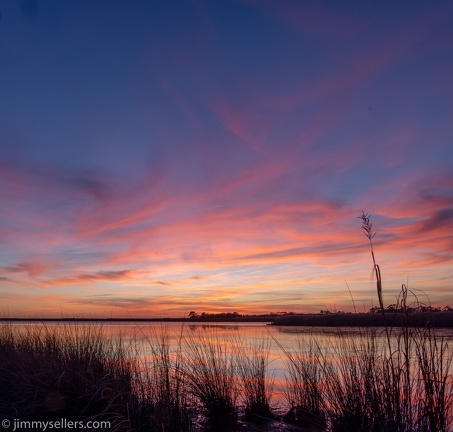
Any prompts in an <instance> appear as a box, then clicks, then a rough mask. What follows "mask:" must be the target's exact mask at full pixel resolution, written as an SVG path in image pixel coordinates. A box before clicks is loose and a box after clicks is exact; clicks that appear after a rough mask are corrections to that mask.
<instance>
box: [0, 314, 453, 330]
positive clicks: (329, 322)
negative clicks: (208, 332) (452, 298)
mask: <svg viewBox="0 0 453 432" xmlns="http://www.w3.org/2000/svg"><path fill="white" fill-rule="evenodd" d="M0 322H99V323H111V322H113V323H114V322H141V323H146V322H149V323H151V322H181V323H188V324H203V323H252V322H259V323H268V324H269V325H272V326H301V327H383V326H385V325H387V326H390V327H401V326H408V327H427V328H428V327H430V328H431V327H432V328H440V327H442V328H453V312H451V311H448V312H419V313H412V314H407V315H405V314H402V313H401V312H396V313H386V314H385V322H384V318H383V316H382V314H379V313H374V314H373V313H329V314H291V315H284V316H279V315H275V316H273V315H267V316H236V317H197V318H0Z"/></svg>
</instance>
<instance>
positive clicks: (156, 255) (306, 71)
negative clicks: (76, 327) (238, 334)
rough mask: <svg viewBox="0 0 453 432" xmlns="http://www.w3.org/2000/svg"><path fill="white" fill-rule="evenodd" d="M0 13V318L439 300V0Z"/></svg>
mask: <svg viewBox="0 0 453 432" xmlns="http://www.w3.org/2000/svg"><path fill="white" fill-rule="evenodd" d="M0 12H1V19H0V209H1V211H0V299H1V303H0V316H3V317H86V318H89V317H128V318H134V317H153V318H156V317H170V316H172V317H183V316H187V314H188V312H189V311H192V310H194V311H196V312H197V313H201V312H211V313H213V312H233V311H237V312H239V313H251V314H254V313H271V312H277V311H295V312H319V311H320V310H330V311H336V310H344V311H352V310H354V308H355V309H356V310H357V311H367V310H368V309H369V308H370V307H372V306H375V305H377V303H378V301H377V298H376V294H375V285H374V282H373V279H372V259H371V255H370V248H369V243H368V239H367V238H366V237H365V236H364V235H363V233H362V232H361V228H360V226H361V221H360V219H358V218H357V217H358V216H359V215H360V214H361V213H362V211H365V213H367V214H370V215H371V221H372V223H373V229H374V230H375V231H376V236H375V237H374V239H373V241H374V248H375V255H376V261H377V263H378V264H379V265H380V268H381V272H382V278H383V291H384V302H385V304H386V305H388V304H392V303H395V302H396V299H397V296H398V293H399V290H400V289H401V284H403V283H404V284H407V285H408V288H409V290H410V291H411V292H412V293H413V296H411V299H412V300H414V301H415V299H418V301H419V302H422V303H425V304H427V303H429V302H430V303H431V304H433V305H436V306H445V305H451V306H453V294H452V293H453V272H452V268H453V266H452V265H453V121H452V120H453V79H452V77H453V26H451V22H452V19H453V3H452V2H451V1H449V0H448V1H442V0H439V1H432V2H426V1H418V0H413V1H410V2H395V1H393V0H392V1H386V0H383V1H379V2H371V1H370V2H368V1H349V0H348V1H341V2H326V1H297V0H294V1H292V0H279V1H274V0H228V1H226V0H218V1H208V0H204V1H203V0H184V1H182V0H175V1H171V2H170V1H157V0H155V1H151V0H146V1H145V0H133V1H130V0H127V1H126V0H90V1H88V0H67V1H56V0H16V1H7V0H0ZM352 299H353V300H352ZM412 300H411V301H412Z"/></svg>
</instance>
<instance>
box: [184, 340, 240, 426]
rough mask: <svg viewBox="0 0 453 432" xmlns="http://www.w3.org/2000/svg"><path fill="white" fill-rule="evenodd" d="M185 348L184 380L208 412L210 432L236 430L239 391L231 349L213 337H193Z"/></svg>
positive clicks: (187, 341)
mask: <svg viewBox="0 0 453 432" xmlns="http://www.w3.org/2000/svg"><path fill="white" fill-rule="evenodd" d="M182 346H183V352H184V356H185V360H186V361H185V362H184V377H185V379H186V382H187V385H188V389H189V391H190V392H191V394H192V395H194V396H195V397H196V398H197V400H198V401H199V402H200V403H201V405H202V406H203V408H204V412H205V415H206V420H207V421H206V425H205V428H206V430H211V431H219V432H220V431H230V430H235V429H236V427H237V401H238V397H239V387H238V380H237V377H236V373H235V372H236V370H235V366H236V362H235V358H234V355H233V353H232V352H231V350H230V349H229V346H230V345H229V344H227V343H226V341H225V340H222V339H221V338H220V336H219V335H218V334H216V333H213V334H211V335H209V336H206V335H203V334H196V335H194V334H190V335H189V336H187V337H186V338H185V339H184V340H183V343H182Z"/></svg>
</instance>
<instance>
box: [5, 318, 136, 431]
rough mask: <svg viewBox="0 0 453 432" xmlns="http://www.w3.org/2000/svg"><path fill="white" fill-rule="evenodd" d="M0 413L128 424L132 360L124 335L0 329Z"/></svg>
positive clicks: (116, 427)
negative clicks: (108, 336) (122, 336)
mask: <svg viewBox="0 0 453 432" xmlns="http://www.w3.org/2000/svg"><path fill="white" fill-rule="evenodd" d="M0 365H1V367H0V386H1V395H0V412H1V413H2V414H3V415H4V416H5V417H9V418H21V419H24V420H27V419H33V420H51V419H56V418H62V417H65V418H68V419H84V420H86V419H91V420H98V421H101V420H109V421H111V423H112V427H111V429H113V430H127V429H129V428H130V426H131V424H130V418H129V417H128V412H127V409H126V407H127V404H128V396H129V395H130V393H131V383H132V374H131V367H130V366H131V364H130V362H129V360H128V359H127V358H126V355H125V349H124V346H123V343H122V341H121V339H118V340H116V341H110V340H107V339H105V338H104V337H103V335H102V329H100V328H96V327H92V326H88V327H83V328H81V327H77V326H68V325H65V326H62V327H61V328H58V329H55V328H53V329H50V328H48V327H46V326H44V325H43V326H37V327H25V328H21V329H18V328H17V327H14V328H13V327H12V326H9V325H2V326H1V327H0Z"/></svg>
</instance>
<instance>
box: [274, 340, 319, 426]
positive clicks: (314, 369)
mask: <svg viewBox="0 0 453 432" xmlns="http://www.w3.org/2000/svg"><path fill="white" fill-rule="evenodd" d="M280 348H281V349H282V351H283V353H284V355H285V357H286V370H287V374H286V391H285V397H286V400H287V402H288V405H289V406H290V409H289V411H288V412H287V414H286V415H285V417H284V419H285V421H287V422H288V423H293V424H297V425H299V426H301V427H304V428H308V429H309V430H324V429H325V427H326V401H325V398H324V396H323V381H324V378H325V376H324V372H325V369H324V359H323V356H322V351H321V350H320V348H319V345H318V344H317V343H316V341H315V340H313V339H310V340H308V341H307V340H305V339H299V341H298V347H297V349H296V350H294V351H293V350H287V349H286V348H284V347H283V346H281V345H280Z"/></svg>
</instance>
